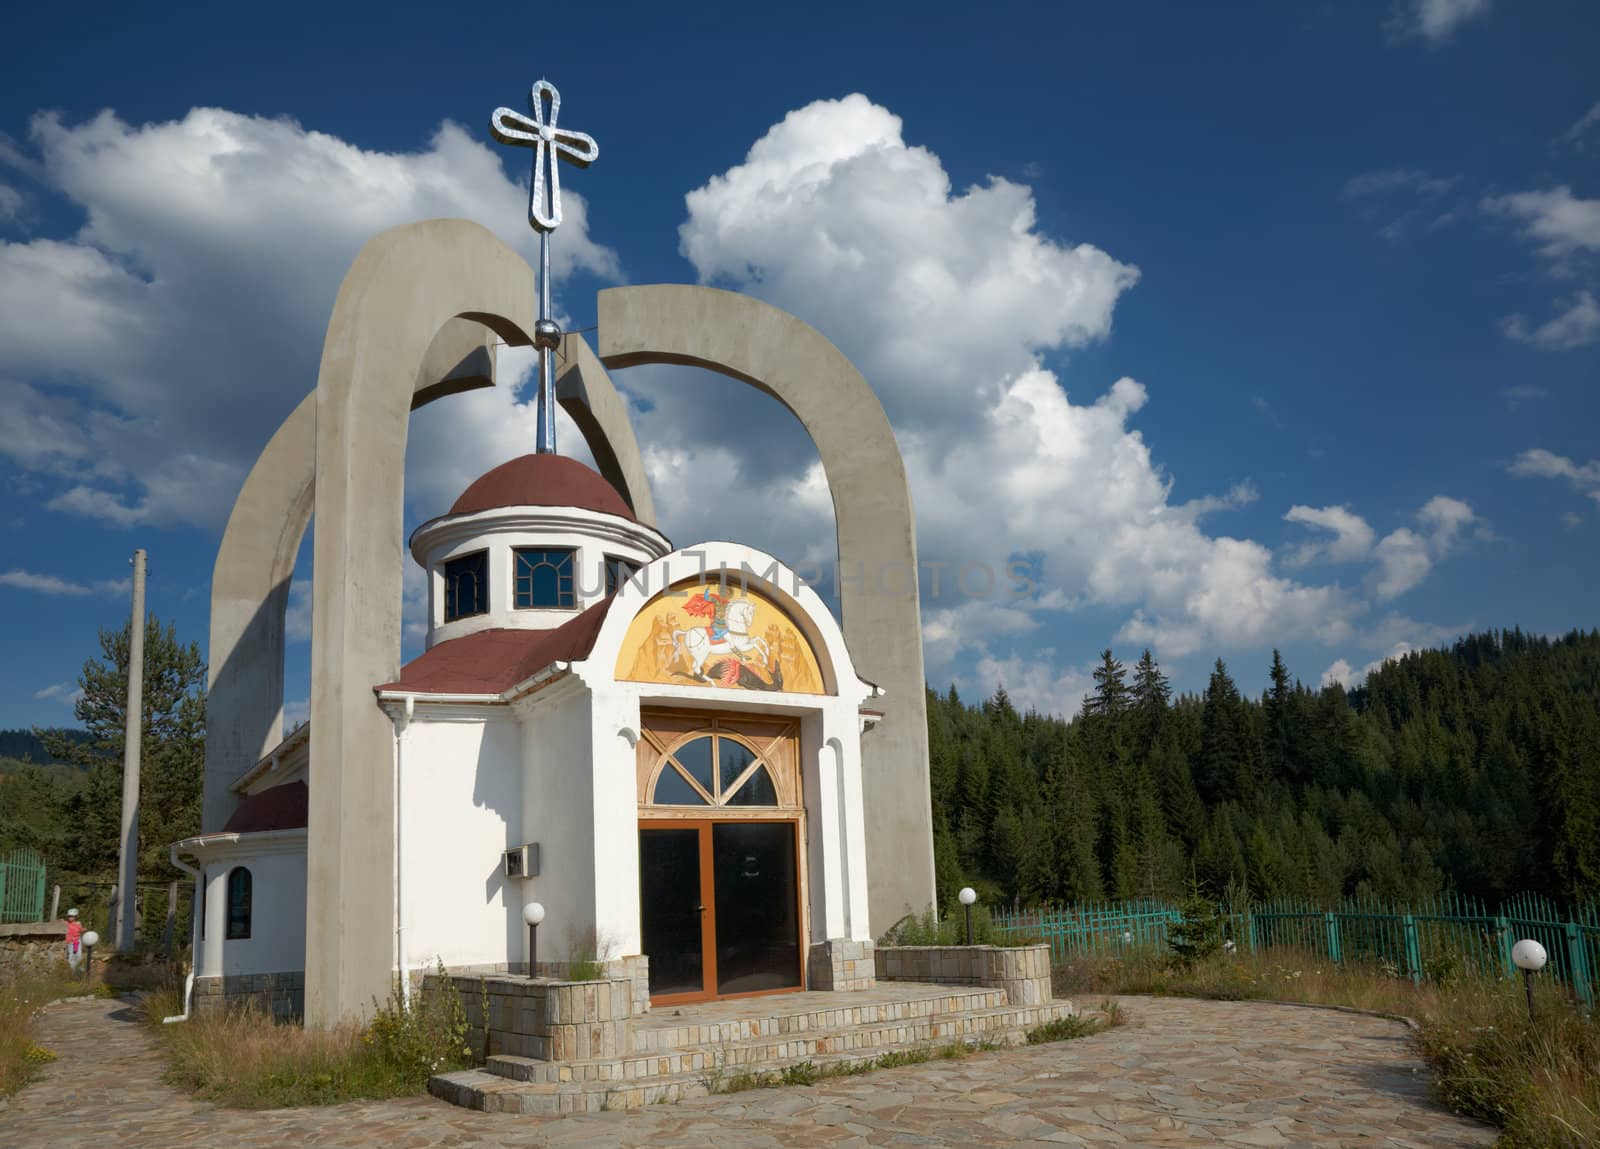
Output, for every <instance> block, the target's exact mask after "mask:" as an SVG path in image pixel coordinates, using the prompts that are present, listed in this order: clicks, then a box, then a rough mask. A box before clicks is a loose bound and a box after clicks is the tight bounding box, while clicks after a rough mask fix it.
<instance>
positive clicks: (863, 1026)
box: [428, 982, 1076, 1113]
mask: <svg viewBox="0 0 1600 1149" xmlns="http://www.w3.org/2000/svg"><path fill="white" fill-rule="evenodd" d="M1075 1012H1076V1011H1075V1010H1074V1009H1073V1006H1072V1003H1071V1002H1066V1001H1054V1002H1044V1003H1041V1004H1038V1005H1011V1004H1009V1003H1008V1002H1007V999H1006V991H1005V990H1003V989H998V988H994V989H988V988H981V987H974V986H943V985H928V984H912V983H903V982H902V983H879V984H878V985H877V986H875V987H874V988H872V989H865V990H856V991H851V992H807V993H792V994H773V995H770V996H766V997H754V998H742V999H738V1000H734V1001H715V1002H705V1003H701V1004H696V1005H682V1006H663V1007H659V1008H657V1009H655V1010H652V1011H651V1012H650V1013H648V1014H645V1015H643V1016H640V1017H635V1018H633V1019H632V1020H631V1027H632V1042H631V1044H632V1049H631V1051H630V1052H628V1053H625V1054H622V1055H621V1056H615V1057H601V1058H584V1059H577V1060H566V1061H552V1060H542V1059H538V1058H531V1057H519V1056H512V1055H497V1056H492V1057H490V1058H489V1060H488V1063H487V1064H486V1065H485V1066H484V1067H483V1068H482V1069H472V1070H464V1071H461V1072H457V1073H445V1074H439V1075H437V1076H435V1077H434V1078H433V1079H432V1080H430V1081H429V1082H428V1089H429V1092H431V1093H433V1094H434V1096H436V1097H441V1098H444V1099H445V1100H447V1101H451V1102H453V1103H455V1104H457V1105H464V1106H467V1107H469V1108H472V1109H484V1110H490V1111H494V1112H509V1113H593V1112H597V1111H599V1110H601V1109H625V1108H633V1107H636V1106H641V1105H651V1104H655V1103H658V1102H671V1101H678V1100H681V1099H683V1098H686V1097H700V1096H704V1095H706V1094H708V1093H715V1092H717V1091H718V1090H719V1089H720V1088H722V1087H723V1086H724V1085H726V1083H727V1082H728V1080H729V1079H730V1078H732V1077H735V1076H738V1075H740V1074H745V1073H758V1074H765V1073H780V1072H782V1071H783V1070H784V1069H786V1068H788V1067H790V1066H793V1065H797V1064H800V1063H802V1062H807V1061H809V1062H810V1063H812V1064H813V1065H814V1066H816V1067H817V1068H819V1069H821V1068H825V1067H836V1066H849V1065H859V1064H862V1063H866V1062H870V1061H873V1060H875V1059H876V1058H878V1057H881V1056H882V1055H883V1054H885V1053H889V1052H893V1051H905V1052H909V1051H912V1050H918V1049H926V1048H929V1047H934V1046H940V1045H947V1044H949V1043H951V1042H955V1041H961V1042H964V1043H966V1044H969V1045H976V1044H979V1043H989V1044H995V1045H1018V1044H1021V1043H1023V1042H1024V1041H1025V1040H1026V1038H1027V1033H1028V1031H1029V1030H1031V1029H1033V1028H1035V1027H1037V1026H1039V1025H1042V1024H1044V1023H1045V1022H1048V1021H1053V1020H1055V1019H1056V1018H1060V1017H1066V1016H1069V1015H1071V1014H1073V1013H1075Z"/></svg>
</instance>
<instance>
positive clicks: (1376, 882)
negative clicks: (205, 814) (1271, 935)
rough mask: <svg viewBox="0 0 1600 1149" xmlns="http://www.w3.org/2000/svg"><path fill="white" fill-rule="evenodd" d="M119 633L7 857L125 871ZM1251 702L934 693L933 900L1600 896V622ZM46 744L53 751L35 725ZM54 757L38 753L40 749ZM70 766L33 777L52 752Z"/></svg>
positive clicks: (156, 731) (24, 801) (190, 714)
mask: <svg viewBox="0 0 1600 1149" xmlns="http://www.w3.org/2000/svg"><path fill="white" fill-rule="evenodd" d="M146 658H147V663H146V674H147V678H146V694H145V709H146V716H145V776H144V786H145V795H144V810H143V813H142V816H141V819H140V838H141V849H140V853H141V856H142V865H141V874H142V876H143V877H144V878H146V879H147V880H149V881H152V882H158V883H162V884H164V883H165V881H166V880H167V879H168V878H170V877H176V876H177V875H176V873H175V872H172V871H171V868H170V866H169V865H168V863H167V859H166V844H167V843H168V842H170V841H173V840H175V839H176V838H179V837H182V836H183V835H184V834H187V833H193V832H194V831H195V829H196V828H197V827H198V815H199V793H200V776H201V762H202V760H203V757H204V750H203V747H204V737H205V733H204V731H205V726H204V696H203V686H204V680H205V675H204V664H203V662H202V661H201V658H200V653H199V650H198V648H197V647H196V646H195V645H194V644H193V643H189V644H184V643H183V642H182V641H181V640H179V639H178V637H177V635H176V633H175V632H174V630H173V628H172V627H171V626H170V625H167V626H163V625H162V624H160V623H159V621H157V620H155V619H152V620H151V624H150V633H149V637H148V638H147V643H146ZM126 666H127V630H126V628H124V629H123V630H122V631H121V632H106V633H104V634H102V635H101V651H100V654H99V657H98V658H94V659H90V660H89V661H88V662H87V663H86V664H85V666H84V672H83V676H82V678H81V679H80V685H81V686H82V687H83V688H84V694H83V697H82V698H80V699H79V701H78V704H77V708H76V710H77V718H78V720H79V721H80V722H81V723H82V724H83V726H84V728H85V729H84V730H82V731H60V730H53V731H36V732H33V733H32V734H28V733H25V732H16V733H15V734H14V735H13V736H12V738H11V739H10V741H9V742H8V743H7V745H6V747H5V748H6V749H7V750H9V751H10V752H11V753H12V754H15V755H18V756H19V757H23V758H31V759H33V761H32V762H27V761H15V760H12V761H7V760H5V758H0V850H4V849H7V848H11V847H15V846H31V847H34V848H37V849H39V850H40V852H41V853H42V854H43V855H44V856H45V857H46V859H47V860H48V861H49V863H50V865H51V869H52V871H54V872H55V873H57V874H61V875H62V876H63V877H65V876H67V875H76V876H79V877H81V878H83V879H86V880H95V881H100V882H102V883H109V882H110V881H112V880H114V871H115V860H116V839H117V824H118V822H117V810H118V806H119V802H120V787H121V759H122V726H123V717H122V715H123V711H122V704H121V697H122V692H123V691H124V690H125V684H126ZM1263 669H1266V670H1267V671H1268V675H1267V681H1268V688H1267V690H1266V691H1265V692H1264V693H1263V694H1262V695H1261V696H1260V697H1259V698H1250V697H1246V696H1245V695H1244V694H1243V693H1242V692H1241V691H1240V689H1239V687H1238V685H1237V683H1236V682H1235V680H1234V678H1233V677H1232V675H1231V674H1230V672H1229V670H1228V668H1227V667H1226V666H1225V665H1224V664H1223V663H1222V662H1220V661H1219V662H1217V664H1216V666H1215V668H1214V669H1213V671H1212V673H1211V678H1210V682H1209V684H1208V685H1207V687H1206V689H1205V691H1204V693H1203V694H1202V695H1201V696H1199V697H1195V696H1193V695H1181V696H1177V697H1174V696H1173V695H1172V693H1171V690H1170V689H1169V687H1168V684H1167V680H1166V678H1165V676H1164V675H1163V674H1162V672H1161V668H1160V667H1159V666H1158V665H1157V664H1156V662H1155V661H1154V660H1153V659H1152V658H1151V657H1150V654H1149V652H1145V654H1144V655H1143V656H1142V657H1141V658H1140V659H1139V660H1138V662H1137V663H1136V664H1135V665H1133V666H1132V667H1131V668H1127V667H1124V666H1123V665H1122V664H1121V663H1119V662H1118V661H1117V660H1116V659H1115V658H1114V657H1113V656H1112V653H1111V652H1110V651H1107V652H1106V653H1105V654H1104V655H1103V656H1102V663H1101V666H1100V668H1099V670H1097V671H1096V673H1095V689H1094V691H1093V693H1092V694H1091V695H1090V696H1089V697H1088V698H1087V699H1086V700H1085V702H1084V705H1083V708H1082V711H1081V713H1079V714H1077V715H1075V716H1074V717H1073V719H1072V720H1071V721H1070V722H1069V721H1064V720H1062V719H1059V718H1055V717H1047V716H1044V715H1040V714H1036V713H1031V712H1030V713H1026V714H1021V713H1018V712H1017V710H1016V708H1015V707H1014V706H1013V705H1012V703H1011V702H1010V700H1009V699H1008V698H1007V696H1006V693H1005V691H1004V690H1003V689H1002V690H1000V691H999V692H997V693H996V694H995V695H994V697H993V698H991V699H989V700H988V701H986V702H984V703H982V704H981V705H978V706H970V705H968V704H966V703H964V702H963V701H962V700H961V699H960V698H958V697H957V695H956V692H955V690H954V689H952V690H950V692H949V693H948V694H946V695H940V694H938V693H936V692H933V691H930V692H929V694H928V734H929V766H930V774H931V779H932V798H933V813H934V847H935V861H936V866H937V872H938V886H939V898H940V901H941V903H945V904H948V903H949V902H951V901H953V899H954V896H955V892H956V890H957V889H959V888H960V886H961V885H963V884H967V883H970V884H973V885H975V886H978V887H980V888H981V889H982V892H983V893H984V895H985V900H986V901H989V902H991V904H992V903H993V902H996V901H1005V902H1013V901H1014V902H1015V903H1017V904H1022V905H1029V904H1038V903H1045V902H1055V903H1070V902H1077V901H1084V900H1098V899H1106V898H1118V899H1122V898H1139V897H1160V898H1169V899H1173V898H1180V897H1182V896H1184V895H1185V894H1187V893H1188V892H1190V890H1191V889H1192V888H1193V887H1195V886H1198V887H1199V888H1200V890H1201V891H1203V892H1205V893H1207V894H1209V895H1211V896H1213V897H1216V898H1227V897H1229V896H1235V897H1236V896H1238V895H1240V894H1242V893H1246V892H1248V894H1249V895H1250V896H1251V897H1253V898H1256V899H1264V898H1272V897H1280V896H1289V897H1296V898H1305V899H1309V900H1312V901H1315V902H1318V903H1323V904H1327V903H1332V902H1336V901H1338V900H1339V899H1340V898H1341V897H1343V896H1346V895H1352V894H1369V895H1373V896H1376V897H1379V898H1382V899H1385V900H1390V901H1400V902H1405V901H1416V900H1420V899H1423V898H1426V897H1427V896H1429V895H1431V894H1435V893H1440V892H1444V891H1455V892H1458V893H1462V894H1469V895H1474V896H1478V897H1482V898H1484V899H1486V900H1488V901H1490V902H1498V901H1499V900H1500V899H1501V898H1502V897H1504V896H1506V895H1509V894H1513V893H1517V892H1521V891H1525V890H1529V891H1535V892H1538V893H1542V894H1545V895H1548V896H1550V897H1553V898H1555V899H1556V900H1557V901H1559V902H1563V903H1566V904H1568V905H1571V904H1574V903H1581V902H1585V901H1587V900H1589V899H1591V898H1594V897H1596V896H1600V632H1596V631H1590V632H1587V633H1585V632H1574V633H1572V634H1569V635H1567V636H1565V637H1563V638H1559V639H1549V638H1543V637H1535V636H1532V635H1526V634H1523V633H1522V632H1520V631H1517V630H1511V631H1503V632H1490V633H1485V634H1478V635H1472V636H1470V637H1467V638H1464V639H1462V640H1461V641H1459V642H1457V643H1456V644H1455V645H1454V646H1453V647H1452V648H1450V649H1448V650H1430V651H1422V652H1414V653H1411V654H1408V655H1406V656H1405V657H1404V658H1401V659H1399V660H1398V661H1395V662H1390V663H1387V664H1385V665H1384V666H1383V667H1382V668H1381V669H1379V670H1377V671H1374V672H1373V673H1372V675H1371V676H1370V677H1369V678H1368V680H1367V682H1366V683H1365V685H1363V686H1362V687H1360V688H1359V689H1355V690H1351V691H1348V692H1346V691H1345V690H1344V689H1342V688H1340V687H1339V686H1328V687H1325V688H1323V689H1321V690H1312V689H1310V688H1308V687H1306V686H1305V685H1303V684H1302V683H1300V682H1298V681H1296V680H1294V679H1293V678H1292V676H1291V674H1290V672H1289V670H1288V668H1286V667H1285V666H1284V665H1283V663H1282V661H1281V659H1279V658H1278V657H1277V656H1276V655H1274V658H1273V661H1272V663H1271V665H1270V667H1268V668H1263ZM41 735H42V739H40V736H41ZM40 751H43V752H44V754H43V755H41V756H38V757H36V754H37V753H38V752H40ZM41 757H42V758H43V760H45V761H54V762H57V763H62V765H41V764H36V763H39V762H40V761H41Z"/></svg>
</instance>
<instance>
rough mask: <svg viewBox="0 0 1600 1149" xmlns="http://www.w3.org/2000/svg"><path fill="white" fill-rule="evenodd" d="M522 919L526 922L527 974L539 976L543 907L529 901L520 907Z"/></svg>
mask: <svg viewBox="0 0 1600 1149" xmlns="http://www.w3.org/2000/svg"><path fill="white" fill-rule="evenodd" d="M522 920H523V921H525V922H527V923H528V976H529V977H538V976H539V923H540V922H542V921H544V907H543V906H542V905H540V904H539V903H538V902H529V903H528V904H527V905H525V906H523V907H522Z"/></svg>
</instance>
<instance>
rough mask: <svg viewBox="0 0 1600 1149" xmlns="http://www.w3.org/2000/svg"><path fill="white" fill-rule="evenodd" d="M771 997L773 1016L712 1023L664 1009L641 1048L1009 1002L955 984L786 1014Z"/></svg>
mask: <svg viewBox="0 0 1600 1149" xmlns="http://www.w3.org/2000/svg"><path fill="white" fill-rule="evenodd" d="M840 996H846V995H840ZM769 1000H771V1001H772V1002H773V1003H774V1006H773V1008H774V1009H775V1010H777V1011H779V1012H775V1013H773V1014H772V1015H771V1016H770V1017H757V1018H751V1017H744V1018H735V1019H730V1020H728V1021H721V1022H710V1023H707V1022H705V1021H704V1020H694V1019H695V1017H696V1015H697V1013H698V1012H699V1011H698V1010H697V1009H696V1007H693V1006H691V1007H689V1009H690V1010H691V1013H690V1016H689V1017H686V1018H684V1024H682V1025H674V1024H673V1022H674V1020H675V1017H674V1015H673V1011H672V1007H670V1006H666V1007H662V1008H660V1009H659V1010H658V1012H656V1013H653V1014H651V1015H650V1016H649V1017H648V1018H647V1019H642V1020H635V1022H634V1027H633V1036H634V1043H635V1048H637V1049H638V1050H639V1052H641V1053H655V1052H657V1051H659V1050H667V1049H677V1048H682V1047H684V1046H691V1045H724V1044H726V1043H728V1042H732V1041H748V1040H750V1039H751V1038H757V1037H776V1036H779V1035H781V1034H790V1033H805V1032H812V1031H815V1030H826V1029H841V1028H845V1027H853V1026H859V1025H876V1024H881V1023H884V1022H892V1021H905V1020H911V1019H914V1018H919V1017H927V1016H929V1015H931V1014H951V1013H961V1012H965V1011H967V1010H975V1009H994V1008H996V1007H998V1006H1003V1005H1005V1004H1006V994H1005V991H1004V990H1002V989H959V988H951V989H949V990H947V991H946V992H944V993H941V994H938V995H937V996H927V997H912V998H907V999H904V1000H901V1001H883V1002H872V1003H866V1004H861V1005H842V1006H832V1005H830V1006H829V1007H828V1008H826V1009H800V1010H795V1011H793V1012H788V1013H785V1012H781V1011H782V1008H783V1007H782V998H781V997H775V998H772V999H769ZM846 1000H848V998H847V997H846Z"/></svg>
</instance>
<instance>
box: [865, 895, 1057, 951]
mask: <svg viewBox="0 0 1600 1149" xmlns="http://www.w3.org/2000/svg"><path fill="white" fill-rule="evenodd" d="M1043 940H1044V935H1042V934H1034V933H1029V932H1027V931H1022V930H1011V931H1007V932H1005V933H1002V932H1000V930H999V929H998V928H997V927H996V926H995V924H994V919H993V918H991V917H990V916H989V911H988V909H987V908H986V907H984V906H981V905H978V906H973V907H972V944H973V945H979V946H1005V947H1007V948H1014V947H1017V946H1031V945H1037V944H1038V943H1039V942H1042V941H1043ZM878 944H879V945H886V946H964V945H966V944H967V919H966V914H965V912H964V907H961V906H957V907H955V908H954V909H951V910H949V911H947V912H946V913H945V914H944V916H943V917H940V918H938V919H935V918H934V916H933V911H932V910H931V909H929V910H924V911H923V912H922V913H921V914H907V915H906V916H905V917H903V918H901V919H900V920H899V921H898V922H896V923H895V924H894V925H893V926H891V927H890V929H889V931H888V932H887V933H885V934H884V935H883V937H882V938H881V939H879V942H878Z"/></svg>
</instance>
